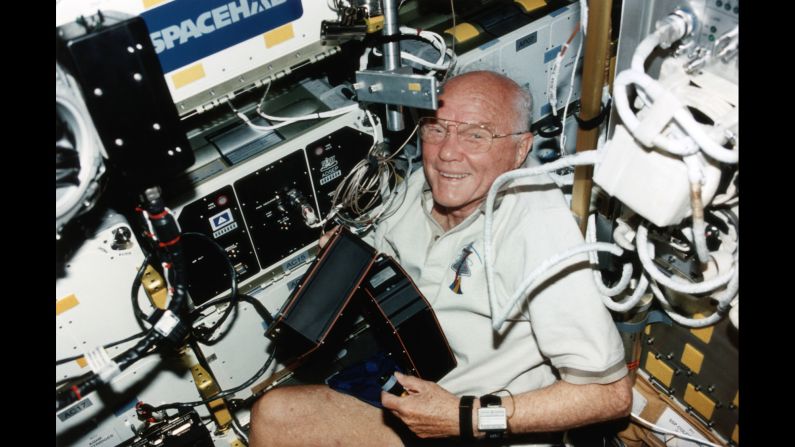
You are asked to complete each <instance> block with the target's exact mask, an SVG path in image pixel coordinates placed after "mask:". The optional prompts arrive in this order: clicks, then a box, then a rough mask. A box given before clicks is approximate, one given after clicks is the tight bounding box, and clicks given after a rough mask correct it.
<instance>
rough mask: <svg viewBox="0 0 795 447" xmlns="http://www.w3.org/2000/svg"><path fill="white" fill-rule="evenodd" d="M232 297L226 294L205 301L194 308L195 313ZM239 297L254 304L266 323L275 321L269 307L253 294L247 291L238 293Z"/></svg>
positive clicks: (269, 323)
mask: <svg viewBox="0 0 795 447" xmlns="http://www.w3.org/2000/svg"><path fill="white" fill-rule="evenodd" d="M231 299H232V297H231V296H225V297H223V298H218V299H217V300H214V301H212V302H207V303H204V304H202V305H201V306H199V307H197V308H196V309H194V310H193V313H199V312H201V311H203V310H206V309H207V307H209V306H211V305H216V304H222V303H225V302H227V301H231ZM238 299H240V300H241V301H245V302H247V303H249V304H251V305H252V306H254V310H255V311H256V312H257V313H258V314H259V316H260V317H261V318H262V320H263V321H265V324H267V325H268V326H270V325H271V324H272V323H273V315H271V313H270V312H268V309H267V308H266V307H265V305H264V304H262V303H261V302H260V301H259V300H258V299H256V298H254V297H253V296H251V295H246V294H245V293H241V294H238Z"/></svg>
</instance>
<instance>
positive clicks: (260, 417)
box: [251, 388, 295, 429]
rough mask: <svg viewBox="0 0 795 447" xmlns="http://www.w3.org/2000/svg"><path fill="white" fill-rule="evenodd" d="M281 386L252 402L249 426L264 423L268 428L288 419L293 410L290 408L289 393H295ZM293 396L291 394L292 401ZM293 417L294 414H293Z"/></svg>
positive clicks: (283, 422)
mask: <svg viewBox="0 0 795 447" xmlns="http://www.w3.org/2000/svg"><path fill="white" fill-rule="evenodd" d="M291 391H292V390H287V389H283V388H276V389H273V390H270V391H268V392H267V393H265V394H264V395H263V396H262V397H260V398H259V399H257V401H256V402H254V405H253V406H252V407H251V427H252V429H253V428H254V427H255V426H259V425H265V426H268V427H270V428H272V427H276V426H279V425H282V424H285V423H287V421H288V420H289V419H290V417H289V416H287V415H290V414H291V413H294V410H291V409H290V402H291V398H290V397H288V395H289V394H295V393H293V392H291ZM294 399H295V396H293V399H292V400H293V403H295V401H294ZM293 417H294V416H293Z"/></svg>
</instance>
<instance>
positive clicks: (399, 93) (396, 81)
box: [353, 67, 439, 110]
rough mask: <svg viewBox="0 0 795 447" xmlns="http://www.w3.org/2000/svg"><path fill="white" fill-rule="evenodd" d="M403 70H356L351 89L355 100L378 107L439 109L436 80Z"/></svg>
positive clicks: (409, 70)
mask: <svg viewBox="0 0 795 447" xmlns="http://www.w3.org/2000/svg"><path fill="white" fill-rule="evenodd" d="M406 68H407V69H406V70H401V72H398V71H391V72H390V71H374V70H364V71H357V72H356V83H355V84H354V85H353V87H354V88H355V89H356V95H357V96H358V99H359V100H360V101H365V102H372V103H379V104H394V105H400V106H406V107H415V108H419V109H428V110H436V109H438V108H439V105H438V98H437V95H438V90H439V88H438V83H437V81H436V78H435V77H433V76H422V75H416V74H411V69H410V68H408V67H406ZM406 72H408V73H406Z"/></svg>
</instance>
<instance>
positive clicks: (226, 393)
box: [152, 346, 276, 413]
mask: <svg viewBox="0 0 795 447" xmlns="http://www.w3.org/2000/svg"><path fill="white" fill-rule="evenodd" d="M275 357H276V347H275V346H274V347H273V350H272V351H271V354H270V355H269V356H268V359H267V360H266V361H265V364H264V365H262V368H260V369H259V371H257V372H256V373H254V375H253V376H252V377H251V378H250V379H248V380H247V381H245V382H244V383H242V384H240V385H238V386H236V387H234V388H232V389H230V390H226V391H224V392H221V393H218V394H216V395H215V396H213V397H210V398H207V399H204V400H197V401H195V402H175V403H171V404H165V405H160V406H157V407H154V408H153V409H152V412H153V413H154V412H158V411H164V410H169V409H174V408H184V407H198V406H199V405H206V404H208V403H210V402H212V401H215V400H218V399H223V398H225V397H227V396H230V395H232V394H235V393H237V392H238V391H240V390H242V389H243V388H246V387H247V386H249V385H251V384H252V383H254V382H255V381H256V380H257V379H258V378H259V377H260V376H262V375H263V374H265V371H267V370H268V367H269V366H270V365H271V363H272V362H273V359H274V358H275Z"/></svg>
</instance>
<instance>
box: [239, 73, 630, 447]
mask: <svg viewBox="0 0 795 447" xmlns="http://www.w3.org/2000/svg"><path fill="white" fill-rule="evenodd" d="M440 100H441V107H440V108H439V110H438V111H437V113H436V116H435V117H426V118H423V119H422V120H421V122H420V135H421V138H422V154H423V169H422V170H417V172H415V173H414V174H413V175H412V176H411V177H410V178H409V179H408V188H407V193H406V194H407V197H406V200H405V202H404V204H403V205H402V207H401V208H400V209H399V210H398V212H397V213H395V214H394V215H393V216H391V217H390V218H388V219H387V220H386V221H385V222H383V223H382V224H380V225H379V226H378V227H377V229H376V230H375V232H374V234H373V235H370V237H369V240H370V242H371V243H373V245H374V246H375V247H376V248H377V249H378V250H379V251H382V252H385V253H387V254H390V255H392V256H394V257H395V258H396V259H398V260H399V261H400V263H401V265H402V266H403V267H404V269H405V270H406V271H407V272H408V273H409V274H410V275H411V277H412V279H413V280H414V282H415V283H416V285H417V286H418V287H419V288H420V290H421V291H422V292H423V294H424V295H425V297H426V298H427V299H428V301H429V302H430V304H431V305H432V306H433V308H434V310H435V312H436V315H437V318H438V319H439V322H440V324H441V326H442V328H443V330H444V332H445V335H446V336H447V338H448V341H449V343H450V347H451V349H452V351H453V353H454V354H455V356H456V359H457V360H458V366H457V367H456V368H455V369H453V370H452V371H451V372H450V373H448V374H447V375H446V376H445V377H443V378H442V379H441V380H440V381H439V382H438V384H437V383H433V382H427V381H423V380H421V379H419V378H416V377H411V376H406V375H402V374H399V373H396V377H397V378H398V380H399V382H400V383H401V384H402V385H403V387H404V388H405V389H406V390H408V392H409V393H408V395H404V396H403V397H397V396H394V395H391V394H387V393H382V396H381V400H382V404H383V406H384V407H385V408H386V409H387V410H386V411H384V410H382V409H379V408H376V407H374V406H371V405H369V404H367V403H364V402H362V401H360V400H358V399H356V398H354V397H351V396H348V395H345V394H341V393H338V392H336V391H333V390H331V389H329V388H328V387H325V386H316V385H312V386H296V387H284V388H279V389H275V390H272V391H270V392H268V393H266V394H265V395H264V396H263V397H262V398H261V399H260V400H259V401H258V402H257V403H256V404H255V406H254V408H253V411H252V418H251V421H252V422H251V438H250V441H251V445H252V446H265V445H274V446H285V445H301V446H306V445H312V446H319V445H368V446H369V445H378V446H393V445H394V446H398V445H406V444H408V445H414V444H421V445H425V444H426V443H429V442H430V445H434V443H435V442H441V443H447V444H448V445H449V444H452V445H465V444H467V441H469V440H472V439H473V438H483V437H489V438H500V441H499V442H500V443H504V444H516V445H526V444H528V443H536V442H537V441H538V438H536V437H534V436H532V434H534V433H539V432H546V433H551V432H563V431H565V430H567V429H570V428H573V427H579V426H583V425H587V424H592V423H596V422H601V421H607V420H611V419H617V418H620V417H624V416H626V415H627V414H628V412H629V409H630V406H631V402H632V394H631V385H630V382H629V379H628V378H627V377H626V373H627V370H626V367H625V366H624V350H623V347H622V344H621V341H620V338H619V336H618V333H617V332H616V329H615V326H614V325H613V323H612V320H611V319H610V315H609V313H608V312H607V311H606V310H605V308H604V307H603V306H602V304H601V301H600V299H599V297H598V292H597V290H596V288H595V286H594V284H593V282H592V276H591V272H590V270H588V267H587V265H586V263H585V262H581V263H580V264H578V265H576V266H575V267H574V268H570V269H567V270H565V271H564V272H562V273H561V274H560V275H557V276H555V277H553V278H551V279H550V280H549V281H547V282H545V283H544V284H542V285H541V286H540V287H539V289H538V290H536V291H534V292H532V293H531V295H530V296H528V297H527V301H526V302H525V304H524V305H523V306H521V309H517V310H516V311H515V313H514V314H513V315H512V316H511V318H509V320H508V322H507V323H506V324H505V326H504V327H503V328H502V329H501V330H500V331H494V330H493V329H492V325H491V323H492V316H491V311H490V307H489V301H488V296H487V293H486V281H485V272H484V268H483V262H482V261H483V258H482V256H483V222H484V215H483V204H484V200H485V196H486V194H487V192H488V190H489V187H490V186H491V184H492V183H493V181H494V179H496V178H497V177H498V176H499V175H501V174H503V173H505V172H507V171H510V170H512V169H516V168H518V167H519V166H521V165H522V163H523V162H524V160H525V158H526V156H527V153H528V151H529V150H530V148H531V146H532V139H533V135H532V133H530V132H529V130H528V126H529V124H530V116H529V115H530V110H531V108H530V106H531V104H530V96H529V94H528V93H526V92H525V91H524V90H522V88H521V87H520V86H519V85H517V84H516V83H515V82H513V81H512V80H510V79H508V78H506V77H504V76H502V75H499V74H496V73H492V72H470V73H466V74H463V75H460V76H458V77H455V78H453V79H451V80H450V81H448V82H447V83H446V84H445V85H444V91H443V93H442V95H441V96H440ZM496 207H497V208H496V210H495V221H494V225H493V233H494V236H493V238H494V249H495V252H496V259H495V261H494V262H495V266H494V267H495V272H496V276H497V278H496V281H497V284H496V291H497V292H498V293H499V294H500V295H501V296H504V297H507V296H510V294H511V292H513V290H515V289H516V288H517V287H518V286H519V284H520V283H521V282H522V280H523V279H524V275H526V274H527V273H528V272H530V271H532V270H533V268H535V267H537V266H538V265H539V264H540V263H541V262H543V261H544V260H545V259H547V258H548V257H550V256H552V255H554V254H556V253H558V252H560V251H562V250H564V249H566V248H569V247H572V246H575V245H578V244H581V243H582V237H581V236H580V234H579V231H578V229H577V226H576V224H575V221H574V219H573V217H572V215H571V213H570V211H569V210H568V208H567V206H566V203H565V200H564V198H563V195H562V193H561V192H560V191H559V190H558V189H557V188H555V187H554V185H553V184H552V183H551V182H550V180H549V178H548V177H546V176H544V177H541V176H539V177H535V178H529V179H524V180H521V181H514V182H513V183H510V184H508V185H507V186H506V187H505V188H504V189H503V190H502V191H501V193H500V195H499V196H498V200H497V204H496ZM500 390H508V391H501V392H498V391H500ZM491 393H493V394H491ZM495 394H498V395H501V396H502V399H501V400H500V399H496V398H494V397H493V396H494V395H495ZM465 396H466V397H465ZM473 396H487V397H482V398H481V399H477V398H473ZM481 403H483V404H485V405H486V406H492V405H493V406H494V407H495V409H497V410H498V411H497V412H496V413H495V414H494V416H493V417H494V420H492V422H495V421H496V426H499V425H500V422H501V421H500V418H502V419H503V421H505V422H507V429H506V430H504V431H503V430H500V429H499V428H496V429H494V427H492V429H491V430H485V429H484V430H480V429H478V423H479V418H481V417H482V418H483V419H484V421H485V419H486V418H485V416H484V414H485V413H483V414H481V413H480V412H479V411H478V408H479V407H480V406H481ZM500 406H501V407H504V408H505V411H504V412H501V411H499V410H500V409H499V407H500ZM484 421H480V422H484ZM481 428H483V427H481ZM526 434H530V435H529V436H528V435H526ZM424 438H444V439H443V440H427V439H424ZM545 440H546V441H547V442H549V441H550V439H549V437H547V438H545ZM558 441H559V440H558Z"/></svg>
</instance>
